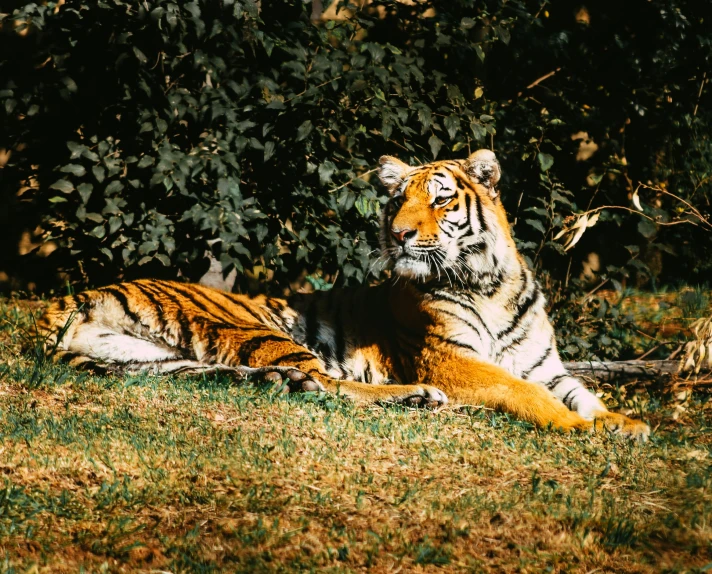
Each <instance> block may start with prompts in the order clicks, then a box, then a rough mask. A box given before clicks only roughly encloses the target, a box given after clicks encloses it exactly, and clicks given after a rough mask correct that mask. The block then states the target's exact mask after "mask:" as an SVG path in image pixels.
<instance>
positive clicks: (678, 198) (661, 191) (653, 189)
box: [636, 183, 712, 230]
mask: <svg viewBox="0 0 712 574" xmlns="http://www.w3.org/2000/svg"><path fill="white" fill-rule="evenodd" d="M641 187H644V188H645V189H649V190H651V191H657V192H660V193H663V194H665V195H669V196H670V197H673V198H675V199H677V200H678V201H679V202H680V203H684V204H685V205H686V206H687V207H689V208H690V209H691V210H692V213H693V214H694V215H696V216H697V218H698V219H699V220H700V221H701V222H702V223H704V224H705V226H706V227H709V228H710V230H712V223H710V222H709V221H708V220H707V218H706V217H705V216H703V215H702V214H701V213H700V212H699V210H698V209H697V208H696V207H694V206H693V205H691V204H690V203H688V202H687V201H685V200H684V199H682V198H681V197H678V196H677V195H675V194H674V193H671V192H669V191H667V190H665V189H662V188H659V187H651V186H649V185H646V184H644V183H639V184H638V188H641ZM636 191H637V189H636ZM681 223H694V222H692V221H689V222H681Z"/></svg>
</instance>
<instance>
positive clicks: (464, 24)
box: [460, 17, 477, 30]
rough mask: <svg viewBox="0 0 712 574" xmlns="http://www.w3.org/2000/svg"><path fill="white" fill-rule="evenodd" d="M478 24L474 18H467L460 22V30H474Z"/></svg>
mask: <svg viewBox="0 0 712 574" xmlns="http://www.w3.org/2000/svg"><path fill="white" fill-rule="evenodd" d="M476 24H477V22H475V21H474V20H473V19H472V18H467V17H465V18H463V19H462V20H460V28H462V29H464V30H470V29H472V28H474V27H475V25H476Z"/></svg>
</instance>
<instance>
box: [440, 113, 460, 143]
mask: <svg viewBox="0 0 712 574" xmlns="http://www.w3.org/2000/svg"><path fill="white" fill-rule="evenodd" d="M443 123H444V124H445V129H446V130H447V133H448V135H449V136H450V139H451V140H453V139H455V136H456V135H457V132H459V131H460V118H458V117H457V116H456V115H454V114H452V115H449V116H448V117H446V118H445V120H443Z"/></svg>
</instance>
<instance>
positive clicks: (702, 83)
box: [692, 72, 707, 116]
mask: <svg viewBox="0 0 712 574" xmlns="http://www.w3.org/2000/svg"><path fill="white" fill-rule="evenodd" d="M706 80H707V72H705V73H704V74H702V81H701V82H700V91H699V92H698V94H697V103H696V104H695V111H694V112H692V115H693V116H696V115H697V108H699V107H700V98H702V90H703V89H704V87H705V81H706Z"/></svg>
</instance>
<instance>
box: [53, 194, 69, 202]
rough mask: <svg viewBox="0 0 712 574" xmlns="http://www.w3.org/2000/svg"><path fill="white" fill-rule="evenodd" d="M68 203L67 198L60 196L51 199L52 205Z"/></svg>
mask: <svg viewBox="0 0 712 574" xmlns="http://www.w3.org/2000/svg"><path fill="white" fill-rule="evenodd" d="M66 201H67V198H66V197H62V196H60V195H55V196H54V197H50V198H49V202H50V203H65V202H66Z"/></svg>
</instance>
